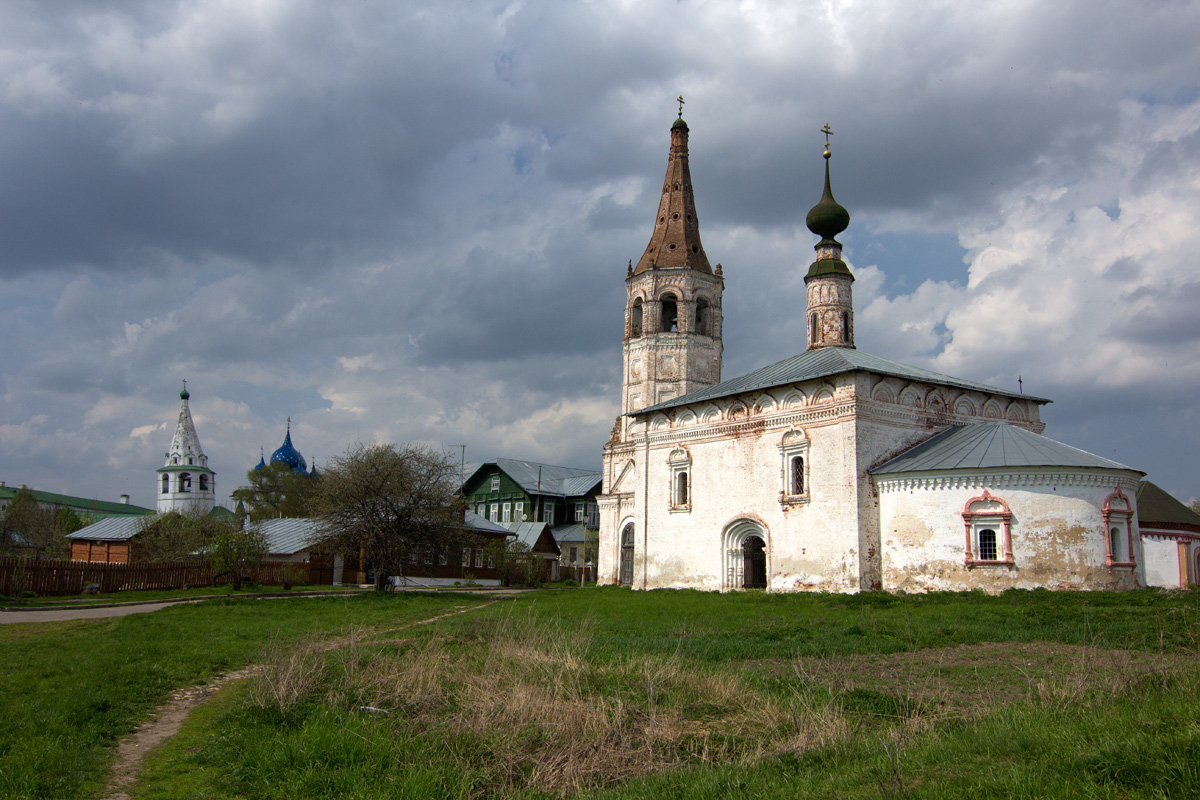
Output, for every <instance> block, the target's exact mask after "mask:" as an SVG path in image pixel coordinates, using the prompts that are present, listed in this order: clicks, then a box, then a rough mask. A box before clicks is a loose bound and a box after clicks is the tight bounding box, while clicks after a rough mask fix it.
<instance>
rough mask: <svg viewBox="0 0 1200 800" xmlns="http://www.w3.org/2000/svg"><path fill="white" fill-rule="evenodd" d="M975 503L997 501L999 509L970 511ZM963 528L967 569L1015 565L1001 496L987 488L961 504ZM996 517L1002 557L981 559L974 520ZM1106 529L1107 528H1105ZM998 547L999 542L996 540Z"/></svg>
mask: <svg viewBox="0 0 1200 800" xmlns="http://www.w3.org/2000/svg"><path fill="white" fill-rule="evenodd" d="M976 503H999V505H1000V510H999V511H972V510H971V506H973V505H975V504H976ZM962 518H963V529H964V535H965V537H966V538H965V546H966V549H965V552H964V554H963V563H964V564H965V565H966V567H967V569H973V568H975V567H1009V568H1010V569H1011V568H1012V567H1015V566H1016V565H1017V562H1016V559H1014V558H1013V551H1012V511H1011V510H1010V509H1009V507H1008V503H1006V502H1004V500H1003V499H1002V498H999V497H996V496H995V495H993V494H992V493H991V492H989V491H988V490H987V489H984V490H983V494H981V495H979V496H978V497H972V498H971V499H970V500H968V501H967V502H966V503H965V504H964V505H963V510H962ZM984 519H998V520H1000V527H1001V529H1002V530H1003V543H1004V551H1003V552H1004V558H998V559H994V560H993V559H986V560H985V559H982V558H976V557H975V541H974V529H975V522H976V520H984ZM1106 530H1107V529H1106ZM996 544H997V547H999V545H1000V542H997V543H996Z"/></svg>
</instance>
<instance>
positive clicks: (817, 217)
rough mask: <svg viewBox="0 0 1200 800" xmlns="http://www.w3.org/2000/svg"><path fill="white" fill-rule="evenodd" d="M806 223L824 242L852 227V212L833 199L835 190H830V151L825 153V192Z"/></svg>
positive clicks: (809, 214) (810, 212)
mask: <svg viewBox="0 0 1200 800" xmlns="http://www.w3.org/2000/svg"><path fill="white" fill-rule="evenodd" d="M804 221H805V222H806V223H807V224H808V229H809V230H810V231H812V232H813V233H815V234H816V235H817V236H820V237H821V239H822V241H825V240H830V239H833V237H835V236H837V235H838V234H839V233H841V232H842V231H844V230H846V228H848V227H850V212H849V211H847V210H846V209H845V208H843V207H842V206H840V205H839V204H838V201H837V200H834V199H833V190H832V189H830V188H829V151H828V150H826V151H825V192H824V193H823V194H822V195H821V200H820V202H818V203H817V204H816V205H815V206H813V207H812V210H810V211H809V212H808V216H807V217H806V218H805V220H804Z"/></svg>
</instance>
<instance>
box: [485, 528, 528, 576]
mask: <svg viewBox="0 0 1200 800" xmlns="http://www.w3.org/2000/svg"><path fill="white" fill-rule="evenodd" d="M485 550H487V551H488V552H489V553H491V555H492V556H494V557H495V559H496V570H497V571H498V572H499V573H500V583H501V584H502V585H504V586H536V585H537V574H538V573H537V566H538V564H537V562H538V561H539V558H538V556H537V555H536V554H535V553H534V552H533V551H532V550H531V549H530V547H529V545H527V544H525V543H524V542H518V541H517V540H516V539H503V540H500V541H497V542H493V543H492V544H490V545H488V546H487V547H486V548H485Z"/></svg>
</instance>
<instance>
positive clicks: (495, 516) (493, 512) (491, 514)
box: [487, 503, 500, 522]
mask: <svg viewBox="0 0 1200 800" xmlns="http://www.w3.org/2000/svg"><path fill="white" fill-rule="evenodd" d="M487 518H488V521H489V522H499V521H500V504H499V503H489V504H488V517H487Z"/></svg>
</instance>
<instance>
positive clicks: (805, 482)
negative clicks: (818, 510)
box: [779, 428, 809, 505]
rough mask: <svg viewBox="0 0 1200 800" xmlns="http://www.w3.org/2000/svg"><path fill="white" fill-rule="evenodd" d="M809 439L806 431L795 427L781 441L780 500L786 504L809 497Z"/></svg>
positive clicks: (806, 499) (799, 501) (805, 499)
mask: <svg viewBox="0 0 1200 800" xmlns="http://www.w3.org/2000/svg"><path fill="white" fill-rule="evenodd" d="M808 449H809V439H808V434H806V433H805V432H804V431H802V430H800V429H798V428H793V429H792V430H790V431H788V432H787V433H785V434H784V435H783V438H782V439H781V440H780V442H779V453H780V456H781V457H782V459H783V460H782V465H781V472H782V478H783V480H782V486H781V488H780V490H779V501H780V502H781V503H783V504H784V505H788V504H795V503H804V502H807V501H808V499H809V458H808Z"/></svg>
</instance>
